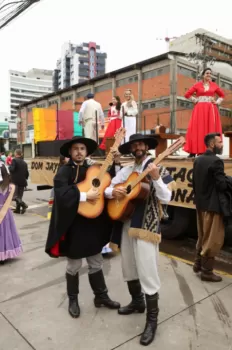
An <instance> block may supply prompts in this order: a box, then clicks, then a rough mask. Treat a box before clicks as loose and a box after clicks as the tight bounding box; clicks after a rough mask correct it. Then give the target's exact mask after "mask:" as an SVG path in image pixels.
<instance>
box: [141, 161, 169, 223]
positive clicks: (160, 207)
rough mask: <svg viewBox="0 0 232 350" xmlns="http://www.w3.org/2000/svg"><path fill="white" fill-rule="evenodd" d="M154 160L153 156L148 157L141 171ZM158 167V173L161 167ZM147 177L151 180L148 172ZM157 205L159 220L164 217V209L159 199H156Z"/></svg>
mask: <svg viewBox="0 0 232 350" xmlns="http://www.w3.org/2000/svg"><path fill="white" fill-rule="evenodd" d="M154 160H155V158H150V159H148V161H147V162H146V163H145V165H144V167H143V171H144V170H145V169H146V168H147V167H148V165H149V164H150V163H153V162H154ZM159 169H160V173H161V171H162V167H160V168H159ZM147 178H148V179H149V181H151V177H150V175H149V174H148V175H147ZM158 206H159V219H160V220H161V219H162V218H163V217H164V211H163V206H162V204H161V202H160V200H159V199H158Z"/></svg>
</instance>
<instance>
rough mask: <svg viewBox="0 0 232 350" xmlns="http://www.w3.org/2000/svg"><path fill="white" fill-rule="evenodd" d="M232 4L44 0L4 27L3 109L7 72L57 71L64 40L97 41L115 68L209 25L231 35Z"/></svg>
mask: <svg viewBox="0 0 232 350" xmlns="http://www.w3.org/2000/svg"><path fill="white" fill-rule="evenodd" d="M231 8H232V5H231V0H221V1H220V2H218V1H217V2H215V4H214V5H213V2H212V0H204V1H202V0H194V1H192V2H191V1H184V0H175V1H172V0H162V1H155V0H136V1H135V0H133V1H132V0H116V1H111V0H88V1H87V0H85V1H79V0H65V1H63V0H42V1H40V2H39V3H38V4H36V5H35V6H34V7H31V8H29V10H27V11H26V12H25V13H24V14H22V15H21V16H20V17H19V18H17V19H15V20H13V21H12V22H11V23H10V24H9V25H8V26H7V27H5V28H4V29H2V30H0V111H1V112H7V111H9V82H8V70H9V69H15V70H22V71H24V70H25V71H26V70H28V69H31V68H43V69H54V68H55V65H56V61H57V59H58V58H59V56H60V51H61V45H62V43H63V42H65V41H69V40H70V41H71V42H73V43H75V44H79V43H82V42H89V41H95V42H96V43H97V44H99V45H100V46H101V50H102V51H104V52H107V55H108V59H107V71H111V70H114V69H117V68H121V67H123V66H125V65H128V64H131V63H135V62H137V61H140V60H143V59H147V58H150V57H152V56H156V55H158V54H161V53H164V52H165V51H167V50H166V43H165V41H164V38H165V37H166V36H167V35H168V36H169V37H178V36H180V35H181V34H185V33H187V32H190V31H192V30H195V29H197V28H205V29H207V30H209V31H213V32H215V33H217V34H219V35H222V36H225V37H228V38H232V29H231V28H232V27H231ZM160 39H163V40H160Z"/></svg>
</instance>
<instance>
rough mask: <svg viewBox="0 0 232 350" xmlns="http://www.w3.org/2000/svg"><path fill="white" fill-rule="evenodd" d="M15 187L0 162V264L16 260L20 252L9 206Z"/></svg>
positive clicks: (20, 248)
mask: <svg viewBox="0 0 232 350" xmlns="http://www.w3.org/2000/svg"><path fill="white" fill-rule="evenodd" d="M14 190H15V186H14V185H12V184H10V174H9V173H8V169H7V167H6V166H5V165H4V163H3V162H0V207H1V210H0V264H1V265H2V264H4V261H5V260H7V259H13V258H16V257H17V256H18V255H19V254H20V253H21V252H22V245H21V241H20V238H19V235H18V232H17V229H16V226H15V222H14V217H13V215H12V212H11V209H10V204H11V201H12V198H13V194H14Z"/></svg>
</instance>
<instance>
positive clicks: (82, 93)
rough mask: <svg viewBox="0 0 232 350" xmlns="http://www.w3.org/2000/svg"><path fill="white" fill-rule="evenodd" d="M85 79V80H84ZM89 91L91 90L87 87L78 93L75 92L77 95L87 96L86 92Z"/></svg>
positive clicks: (88, 92)
mask: <svg viewBox="0 0 232 350" xmlns="http://www.w3.org/2000/svg"><path fill="white" fill-rule="evenodd" d="M84 81H85V80H84ZM90 93H91V90H90V89H88V90H83V91H79V92H78V93H77V97H85V96H87V95H88V94H90Z"/></svg>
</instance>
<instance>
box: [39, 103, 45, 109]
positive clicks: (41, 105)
mask: <svg viewBox="0 0 232 350" xmlns="http://www.w3.org/2000/svg"><path fill="white" fill-rule="evenodd" d="M46 107H47V106H46V103H40V104H38V105H37V108H46Z"/></svg>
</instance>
